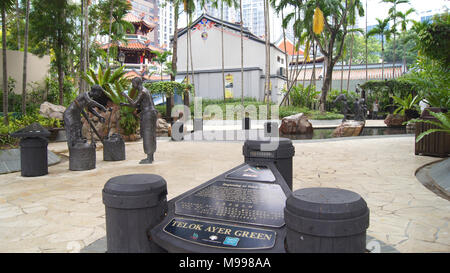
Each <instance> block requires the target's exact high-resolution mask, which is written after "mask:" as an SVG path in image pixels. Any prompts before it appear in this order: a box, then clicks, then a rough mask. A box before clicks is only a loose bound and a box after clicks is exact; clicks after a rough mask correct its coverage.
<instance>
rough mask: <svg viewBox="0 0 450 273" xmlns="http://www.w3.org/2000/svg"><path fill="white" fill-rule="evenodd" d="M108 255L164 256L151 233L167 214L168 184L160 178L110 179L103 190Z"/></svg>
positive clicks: (150, 176) (138, 175)
mask: <svg viewBox="0 0 450 273" xmlns="http://www.w3.org/2000/svg"><path fill="white" fill-rule="evenodd" d="M103 203H104V204H105V212H106V216H105V217H106V245H107V252H108V253H156V252H164V250H163V249H162V248H160V247H159V246H158V245H156V244H155V243H154V242H153V241H152V240H151V238H150V230H151V229H152V228H153V227H154V226H156V225H157V224H159V223H160V222H161V221H162V220H163V219H164V217H165V215H166V213H167V183H166V181H165V180H164V178H162V177H161V176H159V175H154V174H132V175H122V176H117V177H113V178H111V179H109V180H108V182H107V183H106V184H105V187H104V189H103Z"/></svg>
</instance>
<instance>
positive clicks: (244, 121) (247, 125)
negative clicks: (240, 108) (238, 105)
mask: <svg viewBox="0 0 450 273" xmlns="http://www.w3.org/2000/svg"><path fill="white" fill-rule="evenodd" d="M242 130H250V118H249V117H246V118H243V119H242Z"/></svg>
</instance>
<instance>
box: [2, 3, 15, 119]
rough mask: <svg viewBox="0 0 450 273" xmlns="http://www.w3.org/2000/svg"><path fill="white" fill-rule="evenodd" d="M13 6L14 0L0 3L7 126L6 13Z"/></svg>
mask: <svg viewBox="0 0 450 273" xmlns="http://www.w3.org/2000/svg"><path fill="white" fill-rule="evenodd" d="M13 6H14V0H2V1H0V10H1V13H2V48H3V50H2V54H3V123H4V124H5V125H8V123H9V121H8V73H7V70H6V68H7V66H6V65H7V62H6V13H7V12H9V11H11V9H12V8H13Z"/></svg>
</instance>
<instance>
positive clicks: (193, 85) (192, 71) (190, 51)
mask: <svg viewBox="0 0 450 273" xmlns="http://www.w3.org/2000/svg"><path fill="white" fill-rule="evenodd" d="M191 24H192V14H189V54H191V73H192V88H194V97H195V79H194V76H195V75H194V62H193V61H194V60H193V59H194V58H193V56H192V36H191Z"/></svg>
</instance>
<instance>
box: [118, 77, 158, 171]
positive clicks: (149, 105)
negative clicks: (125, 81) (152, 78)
mask: <svg viewBox="0 0 450 273" xmlns="http://www.w3.org/2000/svg"><path fill="white" fill-rule="evenodd" d="M131 84H132V87H133V89H135V90H137V91H138V95H137V97H136V100H133V99H131V98H130V97H129V96H128V95H127V94H126V93H125V92H124V93H122V94H123V95H124V97H125V98H126V99H127V100H128V102H129V103H120V105H121V106H129V107H133V108H137V109H138V111H139V112H140V120H141V121H140V127H141V137H142V140H143V144H144V152H145V153H146V154H147V158H146V159H143V160H141V161H140V162H139V163H140V164H151V163H152V162H153V160H154V157H153V155H154V153H155V151H156V121H157V114H158V112H157V111H156V109H155V105H154V103H153V99H152V95H151V94H150V92H149V91H148V90H147V89H146V88H145V87H143V86H142V79H141V78H140V77H136V78H134V79H133V80H132V81H131Z"/></svg>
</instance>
